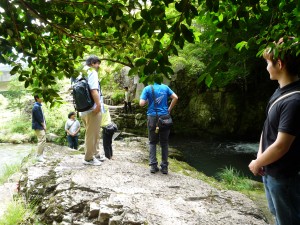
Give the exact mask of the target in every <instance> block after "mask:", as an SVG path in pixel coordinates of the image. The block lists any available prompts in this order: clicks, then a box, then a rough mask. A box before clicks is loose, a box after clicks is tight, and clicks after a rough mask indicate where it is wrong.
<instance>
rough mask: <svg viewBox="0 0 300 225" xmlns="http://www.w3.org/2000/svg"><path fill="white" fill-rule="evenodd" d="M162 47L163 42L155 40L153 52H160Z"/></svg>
mask: <svg viewBox="0 0 300 225" xmlns="http://www.w3.org/2000/svg"><path fill="white" fill-rule="evenodd" d="M161 49H162V44H161V42H160V41H155V42H154V45H153V52H158V51H159V50H161Z"/></svg>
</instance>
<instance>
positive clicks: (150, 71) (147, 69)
mask: <svg viewBox="0 0 300 225" xmlns="http://www.w3.org/2000/svg"><path fill="white" fill-rule="evenodd" d="M157 65H158V63H157V61H155V60H152V59H151V60H150V61H149V63H148V64H147V65H146V66H145V68H144V73H145V74H146V75H150V74H153V73H154V71H155V70H156V68H157Z"/></svg>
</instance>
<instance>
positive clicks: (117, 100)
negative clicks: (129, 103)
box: [111, 90, 124, 105]
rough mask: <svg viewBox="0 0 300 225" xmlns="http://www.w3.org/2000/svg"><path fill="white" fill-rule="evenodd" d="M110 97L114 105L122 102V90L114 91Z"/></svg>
mask: <svg viewBox="0 0 300 225" xmlns="http://www.w3.org/2000/svg"><path fill="white" fill-rule="evenodd" d="M111 99H112V100H113V102H114V104H115V105H118V104H121V103H123V101H124V91H121V90H117V91H115V92H114V93H113V94H112V96H111Z"/></svg>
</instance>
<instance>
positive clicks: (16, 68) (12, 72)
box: [10, 66, 20, 75]
mask: <svg viewBox="0 0 300 225" xmlns="http://www.w3.org/2000/svg"><path fill="white" fill-rule="evenodd" d="M19 69H20V66H15V67H14V68H12V70H11V71H10V74H11V75H15V74H16V73H17V72H18V70H19Z"/></svg>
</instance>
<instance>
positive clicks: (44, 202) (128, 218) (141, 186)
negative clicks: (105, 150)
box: [20, 137, 268, 225]
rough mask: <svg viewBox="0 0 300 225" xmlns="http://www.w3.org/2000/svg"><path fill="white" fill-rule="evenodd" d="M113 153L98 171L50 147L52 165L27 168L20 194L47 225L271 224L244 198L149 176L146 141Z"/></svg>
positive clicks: (119, 145) (172, 176)
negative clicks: (35, 208) (32, 203)
mask: <svg viewBox="0 0 300 225" xmlns="http://www.w3.org/2000/svg"><path fill="white" fill-rule="evenodd" d="M113 150H114V159H113V160H108V161H105V162H103V163H102V165H101V166H98V167H95V166H86V165H83V164H82V159H83V154H82V152H80V151H74V150H71V149H69V148H67V147H65V146H58V145H54V144H48V145H47V148H46V157H47V162H46V163H35V164H34V165H30V164H28V165H24V167H23V171H22V176H21V180H20V193H21V194H22V195H23V196H24V198H26V200H27V201H30V202H34V203H35V204H37V206H38V208H37V216H39V217H40V220H41V222H42V223H43V224H47V225H48V224H49V225H50V224H65V225H66V224H70V225H81V224H83V225H92V224H100V225H105V224H109V225H116V224H132V225H133V224H134V225H138V224H145V225H146V224H147V225H149V224H153V225H154V224H157V225H202V224H203V225H210V224H212V225H214V224H216V225H217V224H220V225H221V224H222V225H226V224H228V225H229V224H234V225H238V224H241V225H248V224H249V225H250V224H256V225H263V224H268V223H267V221H266V218H265V216H264V215H263V213H262V212H261V210H260V209H259V208H258V207H257V206H256V205H255V204H254V203H253V202H252V200H250V199H249V198H247V197H246V196H244V195H242V194H240V193H238V192H234V191H225V190H218V189H216V188H214V187H211V186H210V185H208V184H207V183H205V182H203V181H201V180H197V179H193V178H191V177H188V176H184V175H181V174H177V173H174V172H172V171H170V172H169V174H168V175H164V174H161V173H160V172H159V173H156V174H151V173H149V168H148V166H147V161H148V160H147V158H148V153H147V139H145V138H135V137H130V138H126V139H123V140H119V141H114V143H113ZM28 224H30V222H28Z"/></svg>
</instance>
